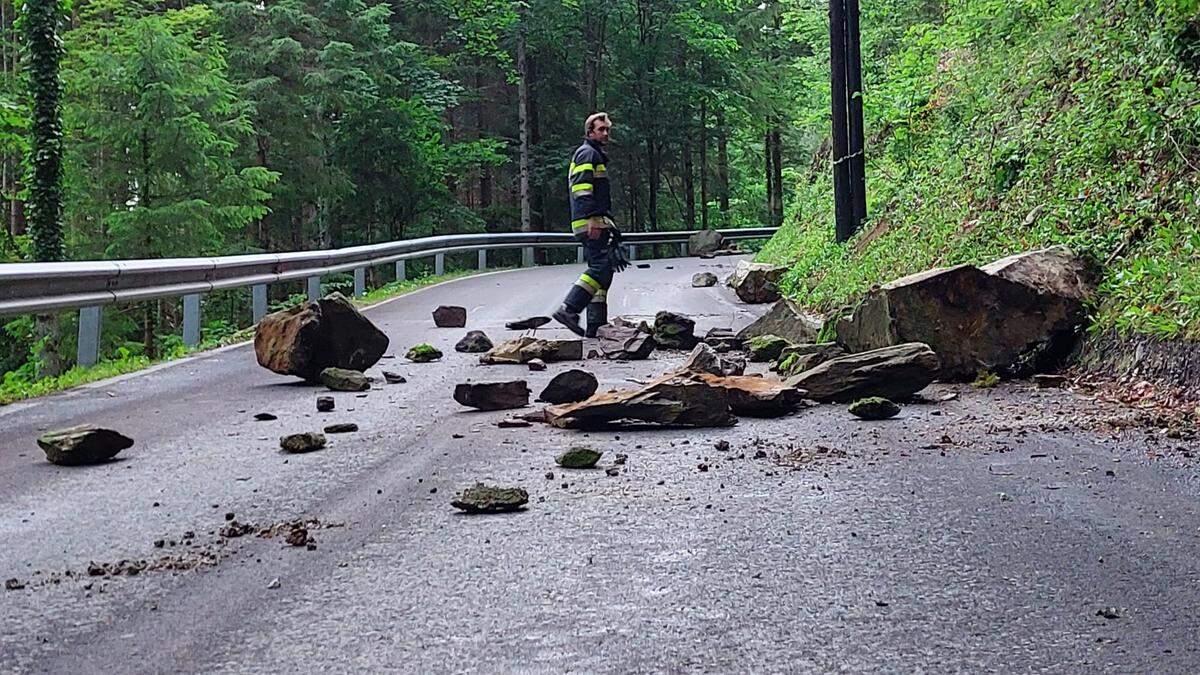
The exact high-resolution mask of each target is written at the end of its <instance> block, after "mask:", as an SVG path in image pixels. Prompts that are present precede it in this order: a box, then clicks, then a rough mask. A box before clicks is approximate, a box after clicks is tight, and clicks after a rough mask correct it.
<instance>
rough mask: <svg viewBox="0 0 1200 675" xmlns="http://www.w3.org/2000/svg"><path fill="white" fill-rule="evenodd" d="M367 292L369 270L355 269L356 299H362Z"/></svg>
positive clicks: (363, 268)
mask: <svg viewBox="0 0 1200 675" xmlns="http://www.w3.org/2000/svg"><path fill="white" fill-rule="evenodd" d="M366 292H367V268H365V267H355V268H354V297H356V298H361V297H362V296H363V295H364V294H365V293H366Z"/></svg>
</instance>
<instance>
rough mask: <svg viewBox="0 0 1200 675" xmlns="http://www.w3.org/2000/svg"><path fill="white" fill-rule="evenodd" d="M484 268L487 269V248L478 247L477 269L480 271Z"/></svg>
mask: <svg viewBox="0 0 1200 675" xmlns="http://www.w3.org/2000/svg"><path fill="white" fill-rule="evenodd" d="M486 269H487V249H486V248H481V249H479V271H480V272H482V271H483V270H486Z"/></svg>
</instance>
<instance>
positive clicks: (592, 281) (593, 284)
mask: <svg viewBox="0 0 1200 675" xmlns="http://www.w3.org/2000/svg"><path fill="white" fill-rule="evenodd" d="M579 280H580V281H582V282H583V283H585V284H587V285H588V286H591V287H592V290H593V291H598V290H600V282H598V281H596V280H595V279H593V278H591V277H589V276H588V275H587V272H584V273H583V274H580V275H579Z"/></svg>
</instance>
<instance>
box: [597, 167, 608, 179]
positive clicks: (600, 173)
mask: <svg viewBox="0 0 1200 675" xmlns="http://www.w3.org/2000/svg"><path fill="white" fill-rule="evenodd" d="M595 172H596V176H597V177H601V176H604V175H605V174H607V173H608V172H607V171H606V170H605V168H604V165H603V164H597V165H596V169H595Z"/></svg>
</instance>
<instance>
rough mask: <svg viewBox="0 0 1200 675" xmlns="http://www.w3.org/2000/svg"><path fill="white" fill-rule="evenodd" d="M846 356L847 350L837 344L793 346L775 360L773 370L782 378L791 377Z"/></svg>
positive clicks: (816, 343)
mask: <svg viewBox="0 0 1200 675" xmlns="http://www.w3.org/2000/svg"><path fill="white" fill-rule="evenodd" d="M845 354H846V350H845V349H842V346H841V345H839V344H838V343H836V342H815V343H814V342H809V343H805V344H799V345H791V346H788V347H784V349H783V351H782V352H781V353H780V354H779V358H777V359H775V364H774V365H773V366H772V370H774V371H775V372H777V373H779V374H780V376H782V377H791V376H792V375H797V374H799V373H803V372H804V371H806V370H811V369H813V368H816V367H817V366H819V365H821V364H822V363H824V362H826V361H828V360H829V359H835V358H837V357H839V356H844V355H845Z"/></svg>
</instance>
